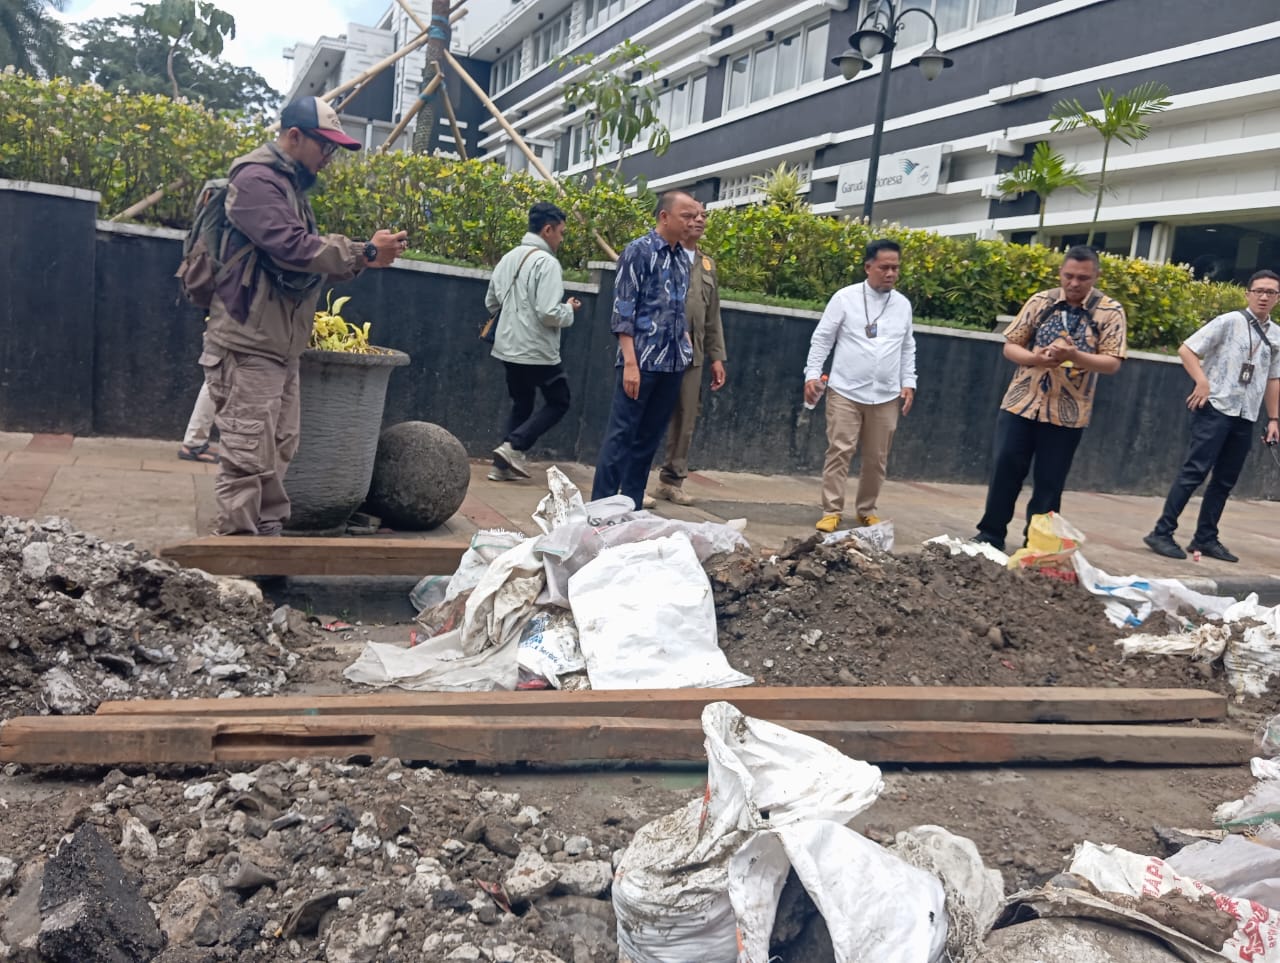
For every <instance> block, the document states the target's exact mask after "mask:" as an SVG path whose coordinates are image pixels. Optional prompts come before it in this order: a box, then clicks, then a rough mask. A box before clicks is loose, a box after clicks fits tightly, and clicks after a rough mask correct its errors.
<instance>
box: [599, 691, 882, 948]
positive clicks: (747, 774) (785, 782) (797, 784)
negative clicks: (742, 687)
mask: <svg viewBox="0 0 1280 963" xmlns="http://www.w3.org/2000/svg"><path fill="white" fill-rule="evenodd" d="M702 729H703V732H704V733H705V734H706V749H707V792H706V795H705V796H704V798H703V799H701V800H694V801H692V802H690V803H689V805H688V806H686V807H684V808H683V809H680V810H677V811H676V812H674V813H671V814H669V815H667V816H663V817H661V818H659V819H656V820H654V821H653V822H651V823H649V824H648V825H646V826H644V827H642V828H641V829H640V831H639V832H637V833H636V835H635V837H634V838H633V839H632V841H631V845H630V846H628V847H627V850H626V851H625V852H624V853H623V856H622V860H621V862H620V863H619V865H618V871H617V873H616V875H615V877H614V883H613V908H614V911H615V913H616V914H617V918H618V946H619V948H620V949H621V950H622V952H623V955H624V956H626V957H628V958H630V959H631V960H632V961H634V963H689V961H697V963H734V961H736V960H737V959H738V935H737V922H736V920H735V917H734V912H733V904H732V903H731V901H730V898H729V863H730V860H731V859H732V857H733V854H734V853H735V852H736V851H737V850H738V849H739V848H740V847H741V846H742V845H743V844H745V843H746V842H747V841H748V840H750V839H751V838H752V836H753V835H754V834H756V833H757V832H760V831H762V830H766V829H769V828H771V827H779V826H783V827H785V826H796V825H798V824H801V823H804V822H805V821H807V820H815V819H817V820H827V821H829V822H830V823H835V824H843V823H846V822H848V821H849V820H850V819H852V818H853V817H854V816H856V815H858V813H860V812H862V811H863V810H865V809H866V808H867V807H868V806H870V805H871V804H872V803H873V802H875V800H876V798H877V797H878V796H879V795H880V792H881V790H882V789H883V781H882V779H881V777H880V770H879V769H878V768H876V767H875V766H872V765H869V764H868V763H865V762H860V761H858V760H856V759H850V758H849V757H848V756H845V755H844V754H843V753H841V752H839V751H838V750H836V749H833V748H832V747H830V746H828V745H826V744H825V743H823V742H819V741H818V740H817V739H813V738H811V737H809V736H805V735H801V734H799V733H796V732H792V731H791V730H789V729H785V728H783V727H782V726H779V725H775V724H774V723H771V722H765V721H763V720H760V719H752V718H749V717H748V716H745V715H743V714H742V713H741V712H739V711H738V710H737V709H735V708H734V707H733V706H732V705H730V704H729V703H727V702H713V703H711V704H710V705H708V706H707V707H706V708H705V709H704V710H703V712H702ZM785 876H786V874H785V872H784V873H783V877H784V879H785ZM778 888H779V890H780V889H781V884H779V887H778ZM774 900H775V903H776V895H775V897H774ZM766 939H767V935H766Z"/></svg>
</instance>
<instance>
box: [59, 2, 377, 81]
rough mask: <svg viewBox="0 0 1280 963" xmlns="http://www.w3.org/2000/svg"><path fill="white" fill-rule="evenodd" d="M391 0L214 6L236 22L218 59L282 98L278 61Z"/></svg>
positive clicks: (76, 8) (128, 7)
mask: <svg viewBox="0 0 1280 963" xmlns="http://www.w3.org/2000/svg"><path fill="white" fill-rule="evenodd" d="M390 2H393V0H217V5H218V7H219V8H220V9H222V10H225V11H227V13H229V14H231V15H232V16H233V17H235V18H236V37H235V39H234V40H232V41H231V42H230V43H228V44H227V48H226V50H225V51H223V59H225V60H227V61H228V62H230V63H233V64H236V65H237V66H241V67H252V68H253V69H254V70H256V71H258V73H260V74H262V76H263V77H265V78H266V80H267V83H269V84H271V86H272V87H274V88H276V90H279V91H281V92H282V93H283V92H284V91H285V90H287V89H288V87H289V80H290V78H291V76H292V72H291V71H292V67H291V66H290V64H289V62H288V61H287V60H285V59H284V58H283V57H282V56H281V52H282V51H283V50H284V49H285V48H286V47H291V46H293V44H295V43H297V42H298V41H300V40H301V41H310V40H314V39H315V38H316V37H319V36H330V37H331V36H334V35H336V34H339V33H342V32H343V31H344V30H345V29H346V26H347V24H348V23H351V22H356V23H371V22H373V20H374V19H375V18H376V17H378V16H379V15H380V14H381V13H383V12H384V11H385V10H386V9H387V6H388V4H389V3H390ZM129 13H137V9H136V7H135V3H134V2H133V0H69V2H68V3H67V5H66V9H65V10H64V11H62V13H60V14H55V15H56V16H58V17H59V19H61V20H64V21H67V22H79V21H83V20H92V19H95V18H98V17H114V16H119V15H121V14H129Z"/></svg>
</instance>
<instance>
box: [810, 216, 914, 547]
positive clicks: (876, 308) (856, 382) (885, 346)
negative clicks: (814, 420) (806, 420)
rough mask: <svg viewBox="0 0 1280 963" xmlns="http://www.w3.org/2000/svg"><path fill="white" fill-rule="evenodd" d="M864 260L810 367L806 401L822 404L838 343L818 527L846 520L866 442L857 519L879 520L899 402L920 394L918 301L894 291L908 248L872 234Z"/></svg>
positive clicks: (827, 319) (828, 528)
mask: <svg viewBox="0 0 1280 963" xmlns="http://www.w3.org/2000/svg"><path fill="white" fill-rule="evenodd" d="M862 266H863V268H864V270H865V271H866V273H867V279H866V280H865V281H863V282H862V283H861V284H851V285H850V286H849V287H846V288H841V289H840V290H839V291H837V292H836V293H835V294H834V295H833V296H832V298H831V301H830V302H829V303H828V304H827V309H826V310H825V311H824V312H823V313H822V319H821V320H820V321H819V322H818V326H817V327H816V328H815V329H814V331H813V337H812V338H811V339H810V341H809V358H808V360H807V361H806V362H805V366H804V400H805V402H806V403H808V404H811V405H812V404H817V402H818V399H819V398H820V397H822V395H823V387H822V380H821V379H822V366H823V364H824V363H825V362H826V360H827V356H828V355H829V354H831V350H832V348H833V347H834V348H835V359H834V360H833V361H832V363H831V374H830V378H829V382H828V390H827V391H826V399H827V403H826V409H827V459H826V464H825V465H824V466H823V469H822V518H820V519H819V520H818V523H817V525H816V526H815V527H816V528H817V529H818V531H820V532H834V531H835V530H836V528H837V527H839V525H840V520H841V518H842V516H843V513H844V497H845V485H846V482H847V481H848V478H849V462H850V461H851V460H852V459H853V453H854V450H855V449H856V448H857V447H858V444H859V442H861V444H862V471H861V473H860V474H859V476H858V495H857V503H856V505H857V524H858V525H875V524H876V523H877V522H879V521H880V516H879V515H878V514H877V513H878V511H879V508H878V507H877V505H876V501H877V499H878V498H879V497H880V488H881V487H882V486H883V485H884V477H885V469H886V468H887V466H888V463H889V449H890V448H891V447H892V446H893V436H894V433H895V432H896V431H897V429H898V412H899V407H898V406H899V402H901V412H902V415H903V416H904V417H905V416H906V415H907V413H908V412H910V411H911V404H912V402H913V401H914V400H915V396H916V339H915V334H914V333H913V331H912V325H911V322H912V315H911V302H910V301H908V300H907V299H906V298H905V297H904V296H903V295H901V294H899V293H898V292H897V291H895V290H894V286H895V285H896V284H897V283H898V275H899V273H900V271H901V270H902V249H901V248H900V247H899V246H898V244H897V243H896V242H894V241H890V240H883V239H882V240H878V241H872V242H871V243H870V244H868V245H867V250H866V254H865V256H864V257H863V262H862Z"/></svg>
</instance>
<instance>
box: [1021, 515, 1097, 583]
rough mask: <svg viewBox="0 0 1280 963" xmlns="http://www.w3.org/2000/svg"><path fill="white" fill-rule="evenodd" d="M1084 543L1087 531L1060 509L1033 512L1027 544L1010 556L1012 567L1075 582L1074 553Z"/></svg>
mask: <svg viewBox="0 0 1280 963" xmlns="http://www.w3.org/2000/svg"><path fill="white" fill-rule="evenodd" d="M1083 544H1084V534H1083V533H1082V532H1081V531H1080V530H1079V529H1077V528H1076V527H1075V526H1074V525H1072V524H1071V523H1070V522H1069V521H1067V520H1066V519H1065V518H1063V517H1062V516H1061V515H1059V514H1058V513H1057V512H1049V513H1048V514H1045V515H1032V516H1031V525H1030V526H1029V527H1028V529H1027V544H1026V547H1025V548H1020V549H1018V550H1017V551H1016V552H1014V553H1013V554H1012V555H1010V556H1009V568H1027V569H1031V570H1033V571H1036V572H1040V573H1041V574H1044V575H1052V576H1055V577H1057V578H1063V579H1067V580H1068V581H1072V582H1074V581H1075V580H1076V573H1075V569H1074V568H1073V566H1072V561H1071V556H1073V555H1074V554H1075V552H1076V549H1078V548H1079V547H1080V546H1081V545H1083Z"/></svg>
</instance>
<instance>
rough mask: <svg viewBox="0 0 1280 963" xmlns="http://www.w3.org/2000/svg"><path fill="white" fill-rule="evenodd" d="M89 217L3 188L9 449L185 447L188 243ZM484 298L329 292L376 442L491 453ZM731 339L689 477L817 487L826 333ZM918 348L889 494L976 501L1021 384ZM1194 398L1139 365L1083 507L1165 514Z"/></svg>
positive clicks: (499, 388) (939, 348) (193, 338)
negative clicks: (451, 442)
mask: <svg viewBox="0 0 1280 963" xmlns="http://www.w3.org/2000/svg"><path fill="white" fill-rule="evenodd" d="M94 211H95V204H94V203H93V201H92V200H86V199H83V198H82V199H78V200H77V199H74V198H69V197H63V196H47V195H44V194H37V193H30V192H26V191H20V190H15V189H12V187H11V186H9V187H7V186H6V183H5V182H0V234H4V235H6V236H5V237H4V239H3V244H2V245H0V252H2V253H0V430H6V431H51V432H72V433H75V434H80V435H84V434H90V433H93V434H99V435H107V436H131V437H156V438H178V437H180V436H181V434H182V430H183V428H184V427H185V425H186V421H187V417H188V415H189V414H190V411H191V404H192V402H193V400H194V398H195V395H196V391H197V389H198V387H199V379H200V373H199V369H198V367H197V366H196V358H197V356H198V354H199V346H200V336H201V332H202V326H201V317H200V312H199V311H198V310H196V309H195V308H192V307H191V306H190V305H188V304H186V303H185V302H184V301H182V300H181V299H180V298H179V297H178V294H177V288H176V282H175V281H174V280H173V278H172V274H173V271H174V268H175V267H176V265H177V261H178V258H179V251H180V241H179V240H178V238H177V236H176V235H174V234H173V232H157V231H151V230H147V229H140V228H128V227H125V228H120V227H116V226H112V227H110V228H108V227H107V226H106V225H103V224H99V225H98V227H97V230H96V233H95V228H94V221H93V216H94ZM37 225H38V226H39V228H38V229H37V227H36V226H37ZM95 238H96V239H95ZM487 283H488V282H487V274H486V273H485V272H480V271H473V270H466V269H458V268H449V267H439V266H425V265H412V266H410V267H407V268H392V269H389V270H386V271H370V272H367V273H366V274H365V275H364V276H362V277H361V278H359V279H357V280H356V281H354V282H351V283H349V284H342V285H338V286H336V289H335V294H336V295H342V294H350V295H351V296H352V301H351V302H350V304H349V305H348V306H347V309H346V310H345V312H344V314H346V315H347V316H348V317H349V318H351V319H352V320H356V321H364V320H369V321H371V322H372V326H373V328H372V330H373V338H374V341H375V342H376V343H378V344H382V345H386V346H389V347H394V348H399V349H401V350H403V351H406V352H408V353H409V355H410V356H411V357H412V358H413V362H412V363H411V364H410V365H409V366H408V367H406V368H401V369H398V370H397V371H396V372H395V373H394V374H393V375H392V376H391V385H390V389H389V391H388V395H387V409H386V416H385V419H384V420H385V423H386V424H393V423H395V422H398V421H404V420H409V419H421V420H426V421H434V422H436V423H438V424H441V425H443V426H444V427H446V428H448V429H449V430H450V431H451V432H453V433H454V434H455V435H457V436H458V438H459V439H461V441H462V443H463V444H464V445H465V446H466V448H467V450H468V451H469V452H470V453H471V454H472V455H473V456H478V457H482V456H484V455H486V454H487V453H488V452H489V451H490V450H491V449H492V448H493V446H494V445H496V444H497V443H498V441H499V440H500V427H499V426H500V425H501V424H502V423H503V422H504V420H505V416H506V404H507V401H506V387H505V382H504V377H503V369H502V366H501V365H500V364H499V363H498V362H496V361H493V360H492V359H491V358H489V357H488V354H487V350H486V349H485V346H483V345H482V344H481V343H480V341H479V340H478V338H477V331H478V328H479V324H480V322H481V321H482V319H483V318H484V316H485V311H484V306H483V301H484V292H485V288H486V286H487ZM601 285H602V288H603V289H602V290H600V291H599V292H597V288H596V286H595V285H570V287H571V289H572V291H573V293H574V294H575V295H576V296H577V297H578V298H580V299H581V300H582V301H583V308H582V310H581V311H580V312H579V320H578V323H577V324H576V325H575V326H574V327H572V328H570V329H569V330H568V331H566V332H565V333H564V337H563V355H564V360H565V366H566V368H567V370H568V372H569V376H570V379H571V384H572V388H573V395H574V405H573V409H572V410H571V412H570V414H569V416H568V417H567V418H566V419H565V420H564V421H563V422H562V423H561V424H560V425H558V426H557V427H556V428H555V430H553V431H552V432H551V433H549V434H548V435H547V436H546V437H545V438H544V439H543V444H542V446H541V447H540V449H539V450H538V451H537V452H535V454H536V456H538V457H542V458H549V459H559V460H580V461H584V462H588V463H589V462H591V461H592V460H593V459H594V458H595V455H596V452H597V450H598V447H599V443H600V439H601V436H602V435H603V432H604V426H605V422H606V419H607V417H608V407H609V400H610V397H611V395H612V391H613V378H614V372H613V367H612V365H613V356H614V342H613V338H612V336H611V335H610V334H609V330H608V302H609V299H610V297H611V290H612V275H611V273H610V272H608V271H604V272H601ZM724 320H725V331H726V338H727V341H728V346H729V363H728V369H729V382H728V384H727V385H726V386H725V388H724V389H723V390H722V391H719V392H717V393H715V394H712V393H710V392H709V391H708V392H707V393H706V396H705V404H704V408H703V416H702V419H701V421H700V422H699V425H698V430H697V433H696V434H695V436H694V449H693V454H692V459H691V460H692V463H693V467H694V468H695V470H696V469H698V468H706V469H725V470H733V471H750V472H760V473H778V472H788V473H790V472H811V473H817V472H818V471H819V470H820V468H821V464H822V454H823V449H824V447H825V435H824V422H823V418H822V412H821V410H820V409H819V410H818V411H816V412H814V414H813V416H812V417H811V418H810V419H808V420H807V421H805V420H804V419H801V418H800V417H799V415H800V412H801V408H800V388H801V371H802V368H803V364H804V358H805V355H806V352H807V349H808V342H809V335H810V333H811V332H812V330H813V325H814V323H815V321H816V316H814V315H812V314H811V313H805V312H787V311H782V310H779V309H770V308H760V309H756V308H752V307H749V306H746V305H742V306H736V305H730V306H728V307H726V308H725V309H724ZM917 345H918V360H917V367H918V370H919V373H920V385H921V387H920V393H919V395H918V398H917V401H916V406H915V409H914V410H913V411H912V413H911V416H910V417H909V418H907V419H905V420H904V421H903V422H902V424H901V426H900V428H899V431H898V436H897V439H896V441H895V444H894V451H893V456H892V459H891V462H890V466H889V470H890V476H891V477H892V478H897V479H913V480H920V481H937V482H967V483H981V482H983V481H985V479H986V472H987V465H988V461H989V457H990V443H991V433H992V428H993V425H994V421H995V413H996V408H997V406H998V403H999V399H1000V396H1001V394H1002V393H1003V391H1004V388H1005V385H1006V384H1007V382H1008V379H1009V375H1010V373H1011V371H1012V366H1011V365H1009V364H1008V363H1007V362H1005V361H1004V360H1003V358H1002V357H1001V354H1000V340H999V338H998V337H995V336H990V335H983V334H974V333H968V332H954V331H920V332H918V333H917ZM1189 388H1190V383H1189V381H1188V379H1187V377H1186V375H1185V374H1184V373H1183V371H1182V368H1181V366H1180V365H1178V364H1177V363H1176V362H1175V363H1171V362H1169V361H1168V360H1160V359H1148V358H1137V357H1135V358H1131V359H1130V360H1129V361H1128V362H1126V363H1125V365H1124V367H1123V369H1122V370H1121V373H1120V374H1119V375H1117V376H1115V377H1112V378H1104V379H1103V380H1102V387H1101V389H1100V393H1099V398H1098V402H1097V406H1096V410H1095V416H1094V423H1093V426H1092V427H1090V428H1089V429H1088V431H1087V432H1086V434H1085V438H1084V441H1083V442H1082V444H1081V446H1080V449H1079V452H1078V454H1077V455H1076V463H1075V468H1074V470H1073V472H1072V478H1071V481H1072V487H1074V488H1078V489H1085V490H1102V491H1114V492H1129V493H1140V494H1162V493H1163V492H1164V491H1165V489H1166V488H1167V486H1168V484H1169V482H1170V481H1171V480H1172V478H1173V476H1174V474H1176V472H1177V468H1178V466H1179V464H1180V462H1181V458H1182V454H1183V446H1184V445H1185V441H1186V415H1185V408H1184V401H1183V399H1184V398H1185V397H1186V395H1187V393H1188V391H1189ZM303 430H304V431H305V426H304V429H303ZM1237 491H1238V492H1239V493H1240V494H1241V495H1246V496H1251V497H1258V496H1262V497H1268V498H1280V468H1277V466H1276V464H1275V462H1274V460H1273V458H1272V456H1271V453H1270V452H1268V451H1266V450H1265V449H1263V447H1262V446H1261V445H1258V446H1256V447H1255V450H1254V452H1253V454H1252V455H1251V457H1250V461H1249V463H1248V465H1247V466H1246V468H1245V471H1244V473H1243V475H1242V477H1241V481H1240V484H1239V486H1238V488H1237Z"/></svg>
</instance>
